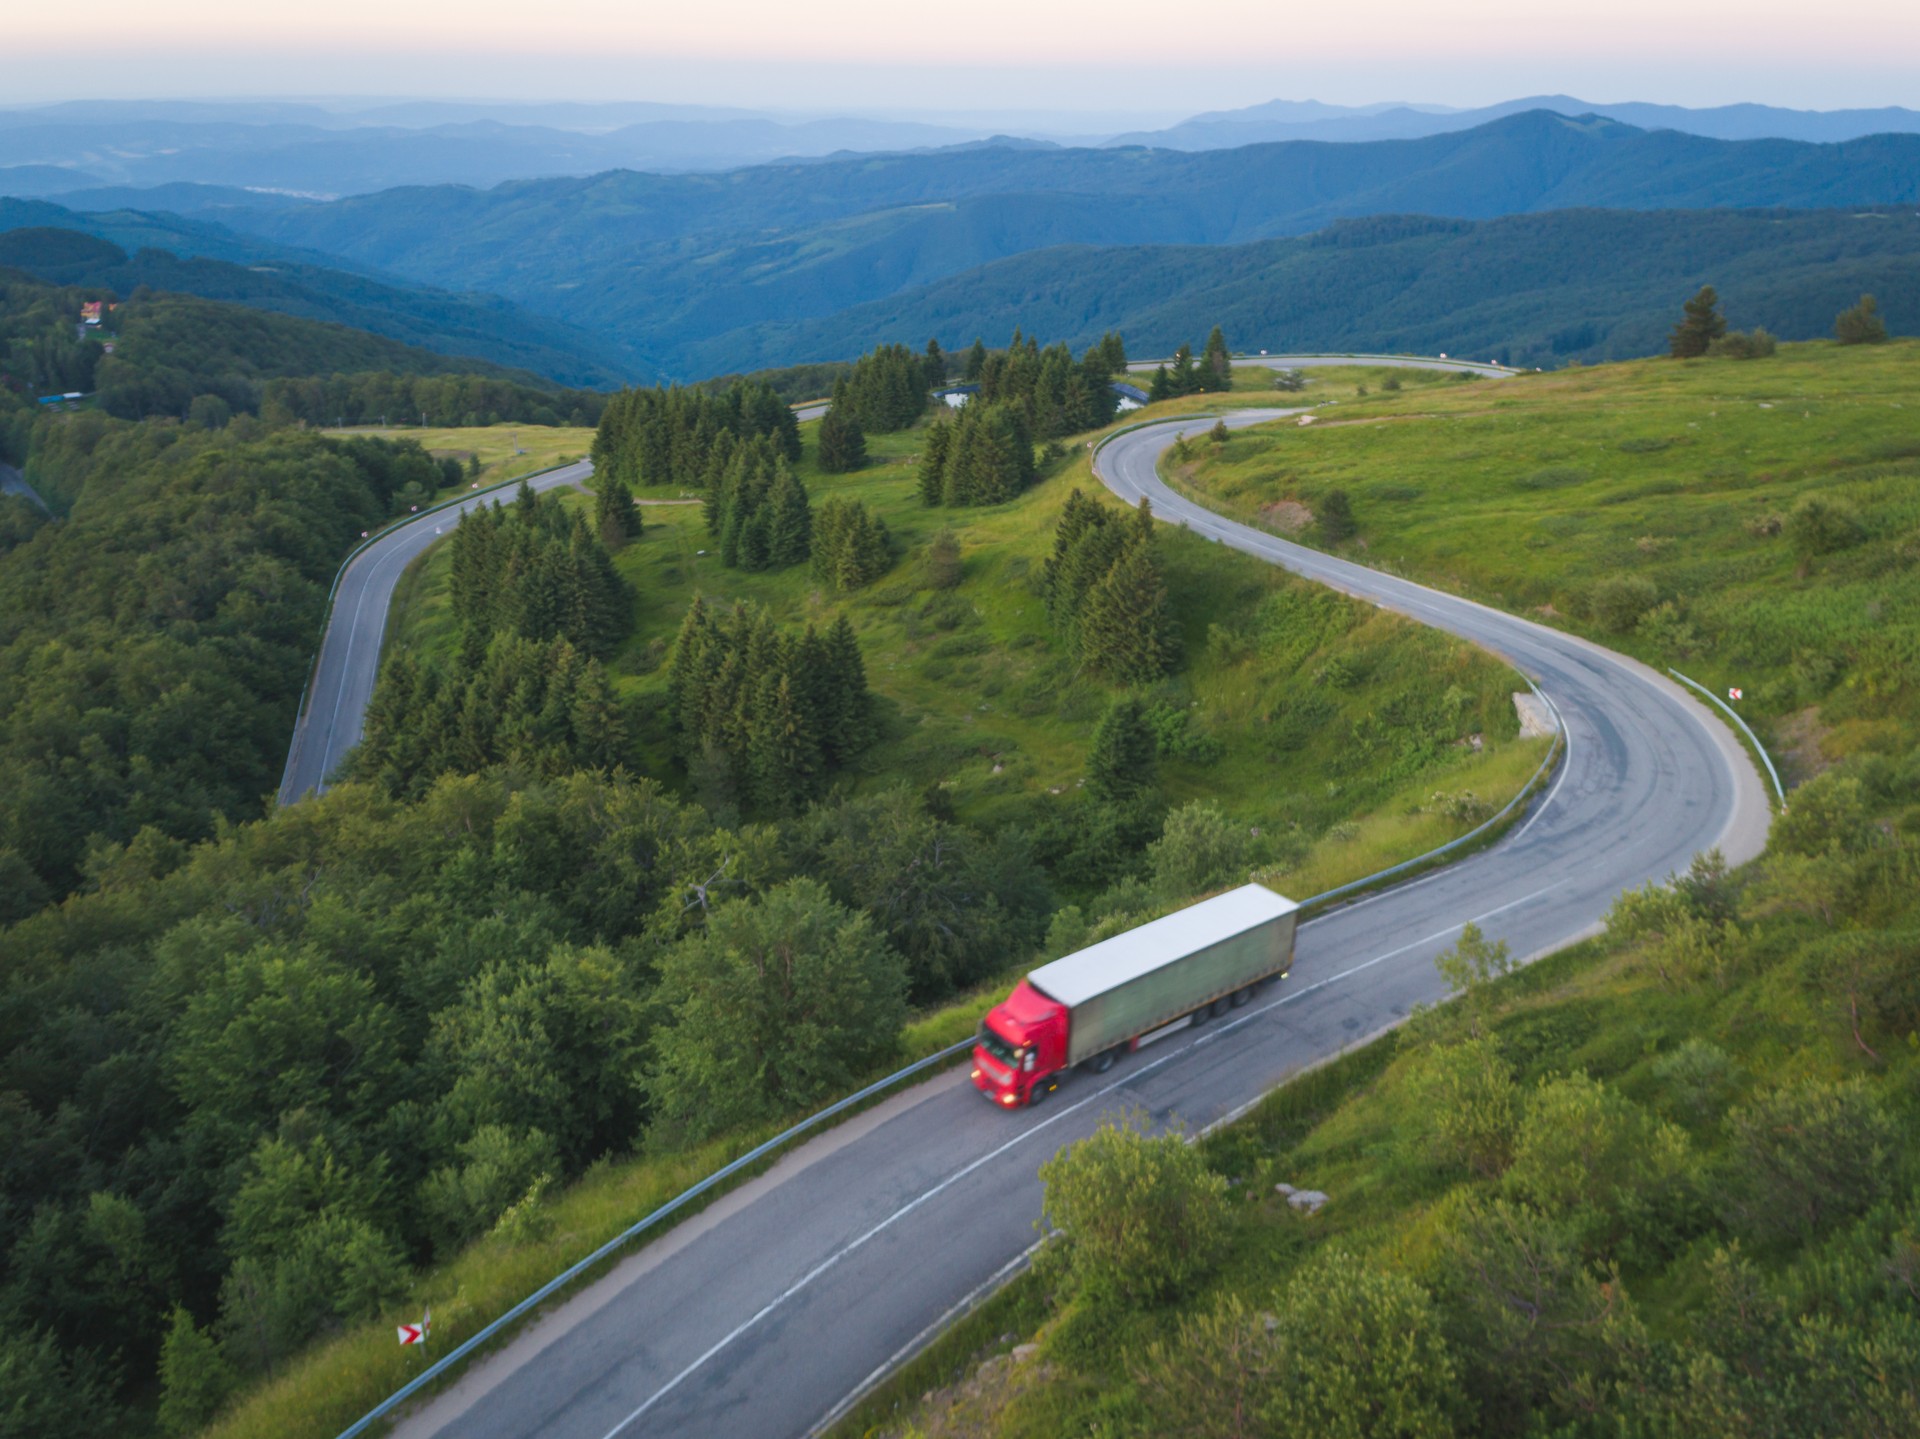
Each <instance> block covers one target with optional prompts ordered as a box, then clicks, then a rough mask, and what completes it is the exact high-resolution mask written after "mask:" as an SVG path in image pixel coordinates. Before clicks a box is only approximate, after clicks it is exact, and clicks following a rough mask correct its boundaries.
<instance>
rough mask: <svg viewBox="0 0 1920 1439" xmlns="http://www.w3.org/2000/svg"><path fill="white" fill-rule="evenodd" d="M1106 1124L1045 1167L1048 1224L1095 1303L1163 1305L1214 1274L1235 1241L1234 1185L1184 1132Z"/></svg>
mask: <svg viewBox="0 0 1920 1439" xmlns="http://www.w3.org/2000/svg"><path fill="white" fill-rule="evenodd" d="M1144 1123H1145V1121H1144V1118H1143V1117H1142V1116H1140V1115H1137V1114H1128V1115H1126V1116H1124V1117H1123V1118H1121V1119H1120V1120H1117V1121H1116V1120H1113V1119H1107V1120H1105V1121H1104V1122H1102V1124H1101V1125H1100V1127H1099V1128H1098V1129H1096V1130H1095V1131H1094V1132H1093V1133H1092V1134H1090V1135H1089V1136H1088V1137H1087V1138H1085V1139H1082V1140H1080V1141H1079V1142H1078V1143H1075V1144H1072V1145H1070V1146H1068V1147H1067V1148H1066V1149H1064V1150H1062V1151H1061V1152H1060V1153H1059V1154H1057V1155H1055V1156H1054V1157H1053V1158H1052V1159H1049V1160H1048V1161H1047V1162H1046V1163H1045V1164H1043V1165H1041V1166H1040V1182H1041V1183H1042V1184H1044V1185H1045V1186H1046V1197H1045V1201H1044V1203H1045V1213H1046V1222H1048V1223H1049V1224H1051V1225H1052V1226H1053V1227H1054V1228H1055V1229H1058V1230H1060V1231H1062V1235H1063V1238H1062V1240H1061V1243H1062V1245H1063V1249H1062V1254H1063V1255H1064V1257H1065V1261H1066V1263H1067V1265H1068V1267H1069V1270H1070V1272H1071V1274H1072V1276H1073V1278H1074V1280H1075V1282H1076V1283H1077V1284H1078V1285H1079V1286H1080V1287H1081V1289H1082V1291H1083V1292H1084V1293H1085V1294H1086V1295H1087V1296H1088V1297H1089V1298H1091V1299H1094V1300H1096V1301H1104V1302H1115V1303H1120V1304H1125V1305H1142V1304H1153V1303H1158V1302H1160V1301H1162V1300H1166V1299H1170V1298H1172V1297H1173V1296H1175V1295H1177V1294H1180V1293H1182V1292H1184V1291H1186V1290H1188V1289H1191V1288H1192V1287H1193V1286H1194V1285H1195V1284H1197V1283H1199V1282H1200V1280H1201V1279H1203V1278H1205V1277H1206V1275H1208V1274H1209V1273H1211V1272H1212V1270H1213V1267H1214V1265H1215V1264H1216V1263H1217V1262H1218V1260H1219V1259H1220V1257H1221V1254H1222V1253H1223V1251H1224V1249H1225V1245H1226V1240H1227V1210H1226V1197H1227V1182H1226V1180H1225V1179H1223V1178H1222V1177H1221V1176H1220V1175H1218V1174H1215V1173H1213V1171H1211V1170H1210V1169H1208V1168H1207V1165H1206V1161H1205V1160H1204V1159H1203V1158H1202V1157H1201V1155H1200V1152H1199V1151H1198V1150H1197V1149H1196V1148H1195V1147H1194V1146H1192V1145H1190V1144H1188V1143H1187V1141H1186V1138H1185V1136H1183V1135H1181V1134H1180V1133H1178V1132H1174V1133H1169V1134H1162V1135H1159V1136H1155V1137H1149V1136H1148V1135H1147V1134H1146V1133H1145V1131H1144V1127H1143V1126H1144Z"/></svg>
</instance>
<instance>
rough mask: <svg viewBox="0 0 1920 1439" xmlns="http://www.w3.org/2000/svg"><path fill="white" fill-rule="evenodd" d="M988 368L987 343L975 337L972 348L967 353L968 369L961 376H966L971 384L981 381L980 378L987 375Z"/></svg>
mask: <svg viewBox="0 0 1920 1439" xmlns="http://www.w3.org/2000/svg"><path fill="white" fill-rule="evenodd" d="M986 368H987V342H986V341H985V340H982V339H980V338H979V337H978V336H975V337H974V341H973V345H972V347H971V348H970V349H969V350H968V351H967V364H966V368H965V369H964V370H962V371H961V374H963V375H965V376H966V378H967V380H968V382H969V383H971V382H972V381H974V380H977V379H979V378H980V376H981V375H982V374H983V373H985V371H986Z"/></svg>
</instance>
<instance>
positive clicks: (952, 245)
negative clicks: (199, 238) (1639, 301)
mask: <svg viewBox="0 0 1920 1439" xmlns="http://www.w3.org/2000/svg"><path fill="white" fill-rule="evenodd" d="M1916 155H1920V137H1914V136H1875V137H1871V138H1868V139H1863V140H1858V141H1851V142H1848V143H1846V144H1843V145H1807V144H1797V143H1794V142H1786V141H1750V142H1729V141H1718V140H1706V139H1701V138H1698V137H1694V136H1686V135H1680V134H1676V133H1671V132H1665V133H1650V132H1647V131H1642V130H1636V129H1633V128H1632V127H1630V126H1625V125H1620V124H1616V123H1614V122H1611V121H1602V120H1593V119H1586V120H1575V119H1567V118H1565V117H1562V116H1558V115H1552V114H1548V113H1546V112H1533V113H1529V114H1522V115H1514V116H1509V117H1506V118H1504V119H1501V120H1498V121H1495V122H1493V123H1491V124H1487V125H1483V126H1480V127H1477V128H1475V129H1472V130H1468V131H1464V132H1461V133H1459V134H1449V135H1438V136H1432V137H1428V138H1425V139H1420V140H1406V141H1382V142H1377V143H1366V144H1347V145H1340V144H1334V145H1329V144H1319V143H1310V142H1293V143H1284V144H1275V145H1253V146H1247V147H1245V148H1241V149H1236V150H1218V151H1211V152H1207V153H1200V154H1188V153H1181V152H1177V151H1170V150H1143V149H1133V148H1122V149H1111V150H1020V149H1005V148H981V149H972V150H960V151H948V152H941V153H935V154H917V155H916V154H905V155H885V156H860V157H856V158H852V159H846V160H835V161H828V162H823V163H815V164H806V165H795V164H777V165H763V166H757V167H754V168H750V169H745V170H739V171H735V172H733V173H730V174H726V175H645V174H635V173H632V172H629V171H613V172H610V173H607V174H603V175H596V176H592V177H588V178H584V179H561V180H533V181H521V182H515V183H512V184H507V185H500V186H496V187H495V188H493V189H491V190H487V191H484V192H483V191H476V190H472V189H468V188H466V187H463V186H431V187H419V188H410V189H401V190H392V191H387V192H383V193H381V194H377V195H360V196H353V197H350V198H347V199H344V200H340V201H336V202H333V203H330V204H325V205H312V206H301V207H298V208H285V207H273V208H262V209H253V208H244V209H215V210H210V211H208V212H206V214H205V215H204V216H203V217H202V218H205V219H212V220H218V221H221V222H223V223H225V224H227V225H230V226H232V227H234V228H236V229H241V230H244V231H246V232H248V233H250V234H254V235H258V236H262V237H265V238H268V239H271V240H274V241H276V242H278V243H281V244H289V245H299V246H304V247H308V248H310V249H316V250H320V251H323V252H326V253H329V254H335V255H340V256H344V257H347V258H348V259H350V260H351V261H352V262H353V263H355V264H359V265H366V266H374V267H377V268H379V269H381V270H383V271H388V272H392V273H397V274H402V275H406V276H408V277H410V278H412V279H414V280H416V281H420V282H423V283H427V284H433V285H438V286H443V287H446V288H451V289H482V290H489V291H494V292H497V293H499V294H502V295H505V296H507V297H509V298H510V299H512V300H514V301H515V302H517V303H519V304H521V305H524V306H526V307H527V308H529V309H532V310H534V311H536V312H538V313H540V314H543V315H548V316H552V317H554V318H556V319H560V320H565V321H567V322H569V323H571V324H575V325H578V326H581V327H582V328H586V329H591V330H594V331H596V332H598V333H600V334H603V335H608V336H614V337H618V338H621V339H631V340H632V342H633V344H634V345H635V346H636V348H637V349H638V350H639V351H641V352H642V353H643V355H644V358H645V359H646V360H647V361H648V363H649V364H650V365H651V366H652V367H653V368H654V369H655V370H656V371H657V372H658V373H659V374H661V375H663V376H666V377H677V378H681V379H695V378H698V377H700V376H701V375H703V374H707V373H712V372H715V371H718V370H727V369H739V368H755V367H759V366H762V365H773V364H785V363H792V362H795V361H801V360H816V359H828V358H834V357H836V356H837V355H840V354H842V353H845V354H849V355H850V354H852V353H854V352H857V351H858V350H860V349H863V348H865V344H866V341H865V340H864V339H863V340H861V341H860V342H857V343H851V344H848V345H844V346H840V347H834V348H827V349H814V348H807V347H804V346H798V345H792V344H789V345H784V346H777V347H768V348H764V349H762V350H760V351H757V352H754V353H747V352H746V350H745V348H744V346H742V347H741V349H740V350H739V351H737V352H727V353H725V354H723V353H721V352H719V351H717V350H715V349H713V348H712V347H711V346H710V342H711V340H712V338H713V336H714V335H715V334H716V333H717V332H724V331H728V330H733V329H737V328H739V327H742V326H746V325H749V324H755V325H757V324H771V325H790V324H799V323H803V322H807V321H811V320H820V319H824V318H825V317H827V316H829V315H831V314H833V313H834V312H836V311H839V310H841V309H844V308H846V307H848V306H850V305H854V304H858V303H861V302H872V301H879V300H883V299H885V298H887V297H889V296H893V295H897V294H900V293H902V292H903V291H908V290H910V289H912V288H914V287H917V286H921V285H925V284H928V283H932V282H936V281H938V280H940V279H941V278H942V277H950V276H954V275H958V274H960V273H962V272H966V271H969V270H972V269H974V268H976V267H978V266H981V265H984V264H989V263H991V262H994V261H997V260H1002V259H1005V258H1007V257H1009V256H1014V255H1020V254H1024V253H1028V252H1032V251H1034V250H1036V249H1040V248H1043V247H1050V246H1058V245H1062V244H1096V245H1103V246H1104V245H1128V246H1140V245H1168V244H1177V245H1237V244H1245V243H1248V242H1251V241H1255V240H1261V239H1267V238H1271V237H1274V236H1281V235H1298V234H1304V233H1306V232H1308V231H1312V230H1317V229H1319V228H1321V227H1323V226H1326V225H1328V224H1330V223H1331V222H1333V221H1335V220H1338V219H1341V218H1343V217H1352V216H1363V215H1378V214H1394V213H1410V212H1412V213H1422V214H1435V215H1443V216H1456V217H1461V218H1466V219H1484V218H1490V217H1494V216H1499V215H1509V214H1519V213H1527V212H1534V211H1546V210H1562V209H1567V208H1570V207H1576V206H1593V207H1620V208H1626V209H1632V210H1651V209H1694V208H1706V207H1724V206H1793V207H1806V208H1813V207H1858V206H1865V205H1905V204H1906V202H1907V201H1909V200H1911V199H1913V198H1915V195H1916V190H1915V181H1914V175H1915V174H1916V173H1920V166H1916V164H1915V156H1916ZM1124 268H1125V267H1119V268H1116V267H1114V266H1113V265H1111V264H1110V263H1109V264H1103V265H1099V266H1098V267H1089V269H1088V270H1087V271H1086V272H1085V273H1086V274H1087V275H1089V276H1094V277H1097V279H1098V281H1099V282H1101V283H1107V282H1110V281H1111V280H1112V279H1113V278H1114V276H1115V275H1116V274H1117V273H1121V272H1123V270H1124ZM1404 278H1405V277H1404V275H1403V276H1402V279H1403V280H1404ZM1046 293H1047V290H1046V289H1045V288H1044V287H1034V288H1030V289H1029V290H1027V291H1025V292H1023V294H1022V299H1023V300H1024V299H1037V298H1039V297H1041V296H1044V295H1045V294H1046ZM1302 293H1311V292H1310V291H1303V292H1302ZM1473 293H1476V294H1483V293H1485V291H1481V290H1478V289H1476V290H1475V291H1474V292H1473ZM1607 313H1608V314H1609V315H1611V314H1612V313H1613V312H1612V311H1608V312H1607ZM916 318H917V317H916ZM1583 318H1584V317H1583ZM1016 321H1018V322H1023V323H1029V324H1031V323H1035V322H1034V321H1031V320H1029V318H1028V316H1027V315H1026V314H1025V313H1024V312H1022V311H1021V310H1020V308H1019V306H1018V305H1016V304H1013V303H1011V302H1010V301H1009V300H1007V299H1002V300H1001V301H1000V308H999V309H997V310H996V311H995V312H994V313H993V314H992V315H991V316H990V317H989V318H988V319H987V320H986V321H985V322H975V321H969V324H970V325H972V326H974V328H970V329H968V330H967V332H966V333H963V334H958V335H955V334H953V333H952V332H951V331H949V330H948V329H947V328H946V327H945V326H943V325H942V326H934V327H932V328H931V329H928V327H926V326H925V325H924V324H913V325H908V326H904V327H900V328H896V329H894V330H893V331H891V332H889V336H888V337H889V338H897V337H898V336H899V335H901V334H915V335H917V334H918V333H920V332H921V331H923V330H924V331H926V332H927V333H934V332H937V333H939V335H940V337H941V339H942V341H943V342H952V343H958V344H965V343H966V342H967V341H969V340H971V339H972V338H973V333H974V329H975V328H977V329H978V330H979V331H980V332H984V333H987V334H990V335H996V336H997V335H999V334H1002V333H1005V332H1006V331H1008V330H1011V329H1012V327H1013V325H1014V323H1016ZM1070 329H1071V327H1070V326H1067V325H1058V326H1051V327H1049V330H1048V332H1049V333H1069V331H1070ZM1280 342H1281V343H1292V341H1291V340H1282V341H1280Z"/></svg>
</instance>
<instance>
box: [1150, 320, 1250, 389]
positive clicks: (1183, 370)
mask: <svg viewBox="0 0 1920 1439" xmlns="http://www.w3.org/2000/svg"><path fill="white" fill-rule="evenodd" d="M1232 388H1233V352H1232V351H1231V350H1229V349H1228V348H1227V340H1226V336H1224V335H1223V334H1221V333H1220V327H1219V326H1218V325H1215V326H1214V327H1213V333H1212V334H1210V335H1208V336H1207V343H1206V348H1205V349H1204V350H1202V351H1201V354H1200V358H1199V359H1198V360H1195V359H1194V358H1193V346H1191V345H1182V346H1181V347H1180V348H1179V349H1178V350H1175V351H1174V354H1173V364H1172V365H1171V366H1167V365H1162V366H1160V367H1159V368H1158V369H1156V370H1155V371H1154V372H1153V383H1152V385H1151V386H1149V387H1148V390H1147V396H1148V398H1149V399H1152V400H1155V401H1159V400H1174V399H1178V398H1179V397H1180V396H1182V395H1207V394H1216V393H1224V392H1225V391H1227V390H1231V389H1232Z"/></svg>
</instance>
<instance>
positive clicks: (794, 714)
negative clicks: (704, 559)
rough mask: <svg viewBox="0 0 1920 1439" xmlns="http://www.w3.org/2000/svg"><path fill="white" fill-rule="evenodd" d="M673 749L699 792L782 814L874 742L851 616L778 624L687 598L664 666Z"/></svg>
mask: <svg viewBox="0 0 1920 1439" xmlns="http://www.w3.org/2000/svg"><path fill="white" fill-rule="evenodd" d="M667 679H668V690H669V693H670V695H671V696H672V703H673V720H674V728H675V732H676V735H677V736H678V742H679V747H680V754H681V758H682V759H683V760H684V761H685V762H686V765H687V768H688V771H689V772H690V773H691V774H692V775H693V777H694V781H695V784H696V787H697V788H698V789H699V791H700V792H701V794H702V797H703V798H705V799H708V800H709V801H710V802H712V803H713V804H715V805H717V806H718V807H722V808H724V807H726V806H727V805H728V804H739V803H744V804H745V805H746V806H747V807H749V808H750V809H752V810H754V811H757V812H759V813H762V814H776V815H778V814H789V813H792V812H793V811H794V810H796V809H798V808H800V807H802V806H804V805H805V804H806V803H807V801H809V800H811V799H815V798H817V797H818V796H819V795H820V794H821V793H822V792H823V791H824V790H825V788H826V782H827V779H828V777H829V775H830V774H831V773H832V771H833V770H835V769H837V768H839V767H840V766H842V765H844V764H846V763H847V761H849V760H850V759H852V758H853V757H854V756H855V755H857V754H859V753H860V751H862V750H863V749H865V748H866V747H867V746H868V745H869V744H871V743H872V742H873V699H872V695H871V694H870V692H869V691H868V689H867V671H866V665H865V663H864V662H863V661H862V660H861V658H860V644H859V641H858V640H856V639H855V638H854V633H853V626H852V625H851V624H850V623H848V621H847V618H846V616H844V615H842V616H841V617H840V618H839V619H837V620H835V621H834V623H833V627H832V628H831V629H829V630H828V631H827V633H826V634H824V635H822V634H821V633H820V632H819V631H818V630H816V629H815V628H814V627H813V626H811V625H809V626H808V627H807V628H806V630H805V631H804V632H802V633H799V634H795V633H793V632H791V631H787V632H783V631H781V630H780V629H778V628H777V627H776V626H775V625H774V623H773V621H772V620H771V619H770V618H768V616H767V614H766V612H765V611H764V610H760V609H757V608H755V607H753V606H751V605H746V604H741V605H737V606H735V607H734V608H733V609H732V610H730V611H727V612H724V613H721V614H719V615H716V614H715V613H714V612H713V611H712V610H710V609H709V608H708V607H707V605H706V603H705V601H703V600H700V599H695V600H694V602H693V604H692V605H691V606H690V607H689V608H688V610H687V617H686V619H685V620H684V621H683V622H682V624H681V626H680V634H679V637H678V638H677V639H676V640H675V641H674V647H673V658H672V660H671V662H670V667H669V670H668V676H667Z"/></svg>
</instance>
